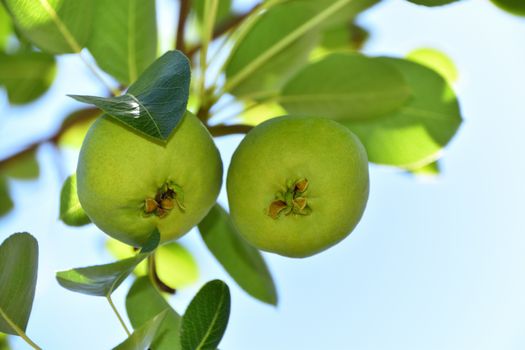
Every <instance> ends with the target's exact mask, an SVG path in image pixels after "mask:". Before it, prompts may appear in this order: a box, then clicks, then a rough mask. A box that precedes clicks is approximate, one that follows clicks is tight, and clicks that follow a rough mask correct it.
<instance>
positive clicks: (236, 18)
mask: <svg viewBox="0 0 525 350" xmlns="http://www.w3.org/2000/svg"><path fill="white" fill-rule="evenodd" d="M260 7H261V3H259V4H257V5H255V6H254V7H252V8H251V9H250V10H248V11H247V12H245V13H241V14H235V15H233V16H232V17H229V18H228V19H226V20H224V21H223V22H221V23H219V24H218V25H217V26H216V27H215V30H214V31H213V34H212V40H214V39H217V38H218V37H221V36H222V35H224V34H225V33H227V32H228V31H230V30H232V29H234V28H236V27H237V26H238V25H239V24H241V23H242V22H243V21H244V20H245V19H246V17H248V16H250V15H251V14H253V13H255V12H256V11H257V10H258V9H259V8H260ZM201 47H202V44H197V45H195V46H194V47H192V48H191V49H189V50H188V52H187V56H188V57H191V56H193V55H195V53H196V52H197V51H199V50H200V48H201Z"/></svg>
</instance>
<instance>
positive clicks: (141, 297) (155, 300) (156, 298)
mask: <svg viewBox="0 0 525 350" xmlns="http://www.w3.org/2000/svg"><path fill="white" fill-rule="evenodd" d="M166 309H168V314H167V315H166V318H165V319H164V321H163V322H162V324H161V326H160V329H159V331H158V332H157V334H156V335H155V339H154V341H153V344H152V348H153V349H155V350H181V349H182V348H181V345H180V333H179V332H180V330H179V328H180V322H181V317H180V316H179V314H177V312H175V310H173V309H172V308H171V306H170V305H169V304H168V302H167V301H166V300H165V299H164V298H163V297H162V295H161V294H159V292H158V291H157V289H155V287H154V286H153V285H152V284H151V282H150V280H149V278H148V277H140V278H137V280H136V281H135V282H134V283H133V285H132V286H131V289H130V290H129V292H128V295H127V296H126V310H127V313H128V317H129V320H130V322H131V324H132V325H133V327H134V328H138V327H140V326H141V325H143V324H144V323H145V322H146V321H147V320H149V319H150V318H151V317H153V316H154V315H156V314H158V313H159V312H161V311H162V310H166Z"/></svg>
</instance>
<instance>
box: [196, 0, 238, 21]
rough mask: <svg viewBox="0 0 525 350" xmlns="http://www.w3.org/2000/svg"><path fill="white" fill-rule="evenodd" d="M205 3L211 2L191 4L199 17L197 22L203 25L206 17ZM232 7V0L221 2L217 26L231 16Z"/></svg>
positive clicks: (199, 0)
mask: <svg viewBox="0 0 525 350" xmlns="http://www.w3.org/2000/svg"><path fill="white" fill-rule="evenodd" d="M205 1H209V0H193V1H192V2H191V5H192V6H193V10H194V11H195V14H196V15H197V20H198V21H199V22H200V23H202V19H203V17H204V4H205ZM231 7H232V0H219V6H218V7H217V16H216V20H215V24H218V23H220V22H221V21H222V20H223V19H225V18H226V17H228V15H229V14H230V11H231Z"/></svg>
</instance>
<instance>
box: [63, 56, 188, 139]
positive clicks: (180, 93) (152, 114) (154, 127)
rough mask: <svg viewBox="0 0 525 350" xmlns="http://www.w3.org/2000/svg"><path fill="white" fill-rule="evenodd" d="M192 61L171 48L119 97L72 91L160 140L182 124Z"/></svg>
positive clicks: (77, 97) (79, 98)
mask: <svg viewBox="0 0 525 350" xmlns="http://www.w3.org/2000/svg"><path fill="white" fill-rule="evenodd" d="M189 88H190V65H189V61H188V59H187V58H186V56H184V54H182V53H181V52H180V51H168V52H166V53H165V54H164V55H162V56H161V57H160V58H158V59H157V60H156V61H155V62H154V63H153V64H152V65H151V66H149V67H148V68H147V69H146V71H145V72H144V73H143V74H142V75H141V76H140V77H139V79H138V80H137V81H136V82H135V83H133V84H132V85H131V86H130V87H129V89H128V91H127V92H126V94H124V95H121V96H117V97H96V96H79V95H70V96H71V97H73V98H74V99H76V100H78V101H81V102H85V103H90V104H93V105H95V106H97V107H99V108H100V109H102V110H103V111H104V112H106V113H107V114H108V115H110V116H112V117H114V118H116V119H117V120H119V121H121V122H123V123H124V124H126V125H128V126H130V127H132V128H134V129H136V130H138V131H140V132H142V133H144V134H146V135H148V136H151V137H153V138H155V139H158V140H160V141H165V140H167V138H168V137H169V135H170V134H171V132H172V131H173V129H175V127H176V126H177V125H178V123H179V121H180V120H181V118H182V116H183V115H184V113H186V105H187V103H188V95H189Z"/></svg>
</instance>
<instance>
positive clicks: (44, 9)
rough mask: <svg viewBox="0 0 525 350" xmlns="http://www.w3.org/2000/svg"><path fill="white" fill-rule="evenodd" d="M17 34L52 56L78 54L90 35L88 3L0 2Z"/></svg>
mask: <svg viewBox="0 0 525 350" xmlns="http://www.w3.org/2000/svg"><path fill="white" fill-rule="evenodd" d="M3 2H4V4H5V6H6V7H7V10H8V12H9V13H10V14H11V16H12V17H13V19H14V22H15V24H16V26H17V27H18V29H19V30H20V32H22V33H23V34H24V35H25V36H26V37H27V38H28V39H29V40H30V41H31V42H32V43H33V44H35V45H36V46H38V47H39V48H40V49H42V50H44V51H48V52H50V53H54V54H60V53H71V52H77V53H78V52H80V51H81V50H82V48H83V47H84V46H85V44H86V43H87V40H88V38H89V35H90V34H91V25H92V21H93V1H92V0H3Z"/></svg>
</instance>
